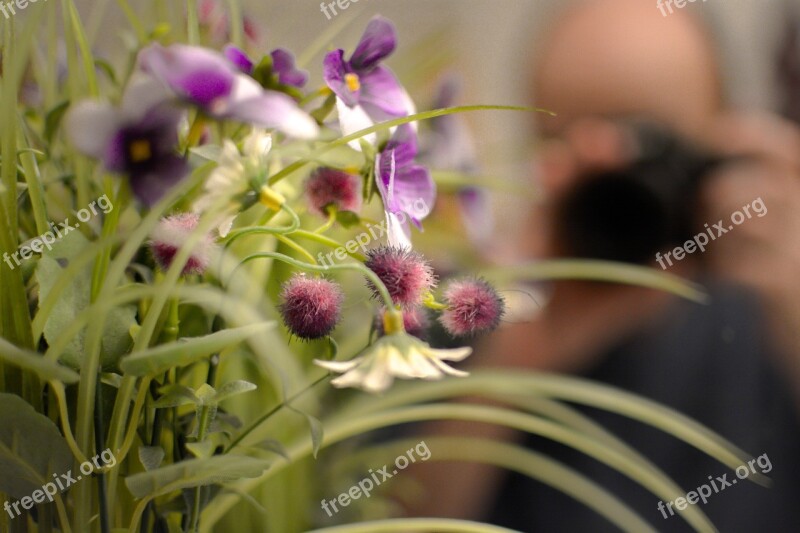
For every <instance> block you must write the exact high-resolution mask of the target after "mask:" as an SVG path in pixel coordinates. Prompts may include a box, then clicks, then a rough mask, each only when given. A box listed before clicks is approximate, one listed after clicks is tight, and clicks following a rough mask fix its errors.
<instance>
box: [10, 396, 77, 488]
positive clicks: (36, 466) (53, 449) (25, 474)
mask: <svg viewBox="0 0 800 533" xmlns="http://www.w3.org/2000/svg"><path fill="white" fill-rule="evenodd" d="M72 462H73V458H72V453H71V452H70V450H69V446H67V441H66V440H64V437H62V436H61V433H59V431H58V428H57V427H56V425H55V424H53V422H52V421H51V420H50V419H49V418H47V417H46V416H44V415H42V414H40V413H37V412H36V411H34V409H33V407H31V406H30V405H29V404H28V403H27V402H25V401H24V400H23V399H22V398H20V397H19V396H15V395H14V394H7V393H0V472H2V475H0V492H2V493H5V494H8V495H9V496H12V497H14V498H17V499H19V498H22V497H24V496H30V494H31V493H32V492H33V491H34V490H36V489H39V488H41V487H42V486H43V485H44V484H45V483H48V482H50V481H52V480H53V474H62V473H67V472H69V470H70V468H72Z"/></svg>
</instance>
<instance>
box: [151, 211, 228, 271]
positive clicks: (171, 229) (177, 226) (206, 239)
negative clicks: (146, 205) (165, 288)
mask: <svg viewBox="0 0 800 533" xmlns="http://www.w3.org/2000/svg"><path fill="white" fill-rule="evenodd" d="M199 221H200V217H199V216H198V215H197V214H195V213H182V214H179V215H173V216H169V217H165V218H162V219H161V221H160V222H159V223H158V225H157V226H156V227H155V229H154V230H153V233H152V234H151V235H150V241H149V242H148V245H149V246H150V251H151V252H152V254H153V259H155V261H156V263H157V264H158V266H159V267H160V268H161V270H168V269H169V267H170V265H171V264H172V261H173V260H174V259H175V255H176V254H177V253H178V250H180V249H181V246H183V244H184V243H185V242H186V240H187V239H188V238H189V235H190V234H191V233H192V232H193V231H194V230H195V228H196V227H197V224H198V222H199ZM215 246H216V245H215V244H214V237H213V236H211V235H210V234H207V235H204V236H203V238H202V239H201V240H200V242H198V243H197V244H196V245H195V246H194V248H193V249H192V254H191V255H190V256H189V259H188V260H187V261H186V265H184V267H183V271H182V272H181V274H182V275H184V276H186V275H189V274H202V273H203V272H205V271H206V268H208V264H209V263H210V262H211V254H212V251H213V249H214V247H215Z"/></svg>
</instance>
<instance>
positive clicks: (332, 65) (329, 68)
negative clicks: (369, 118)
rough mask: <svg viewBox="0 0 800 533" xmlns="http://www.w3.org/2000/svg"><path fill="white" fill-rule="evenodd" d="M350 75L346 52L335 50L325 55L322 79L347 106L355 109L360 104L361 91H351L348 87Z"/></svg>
mask: <svg viewBox="0 0 800 533" xmlns="http://www.w3.org/2000/svg"><path fill="white" fill-rule="evenodd" d="M349 73H350V70H349V68H348V65H347V63H346V62H345V60H344V50H341V49H339V50H334V51H333V52H328V54H327V55H325V59H324V61H323V71H322V77H323V78H324V79H325V83H326V84H327V85H328V87H329V88H330V89H331V90H332V91H333V92H334V94H336V96H338V97H339V99H340V100H342V101H343V102H344V103H345V104H347V105H348V106H350V107H353V106H355V105H357V104H358V99H359V96H360V94H361V89H360V88H359V89H357V90H355V91H351V90H350V87H348V86H347V82H346V81H345V76H346V75H347V74H349Z"/></svg>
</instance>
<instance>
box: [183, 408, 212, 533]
mask: <svg viewBox="0 0 800 533" xmlns="http://www.w3.org/2000/svg"><path fill="white" fill-rule="evenodd" d="M210 412H211V411H210V408H209V406H207V405H204V406H202V407H201V408H200V420H199V422H198V426H197V442H203V441H204V440H206V433H207V432H208V425H209V423H210V420H211V416H210ZM202 491H203V487H195V488H194V502H193V503H192V511H191V514H190V515H189V529H187V532H191V533H197V530H198V526H199V525H200V501H201V499H202V495H203V493H202Z"/></svg>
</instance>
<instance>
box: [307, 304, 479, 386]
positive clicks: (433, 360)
mask: <svg viewBox="0 0 800 533" xmlns="http://www.w3.org/2000/svg"><path fill="white" fill-rule="evenodd" d="M384 331H385V332H386V333H387V334H386V335H385V336H383V337H381V338H380V339H378V340H377V341H376V342H375V343H374V344H373V345H371V346H370V347H369V348H367V349H366V350H365V351H364V353H363V354H362V355H360V356H358V357H356V358H355V359H352V360H350V361H320V360H314V364H316V365H317V366H321V367H322V368H325V369H328V370H330V371H332V372H337V373H340V374H342V375H341V376H339V377H337V378H335V379H333V380H332V381H331V384H332V385H333V386H334V387H338V388H345V387H356V388H360V389H363V390H365V391H367V392H372V393H379V392H383V391H385V390H386V389H388V388H389V387H391V385H392V383H393V382H394V379H395V378H401V379H426V380H437V379H442V378H443V377H445V376H447V375H450V376H457V377H465V376H467V375H469V374H468V373H467V372H464V371H462V370H457V369H455V368H452V367H451V366H449V365H447V364H446V363H444V361H463V360H464V359H466V358H467V357H468V356H469V355H470V354H471V353H472V348H470V347H462V348H455V349H446V350H445V349H436V348H431V347H430V345H428V343H426V342H424V341H422V340H420V339H418V338H416V337H412V336H411V335H409V334H408V333H406V332H405V330H404V328H403V318H402V314H401V313H399V312H397V311H389V312H387V313H386V315H385V316H384Z"/></svg>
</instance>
